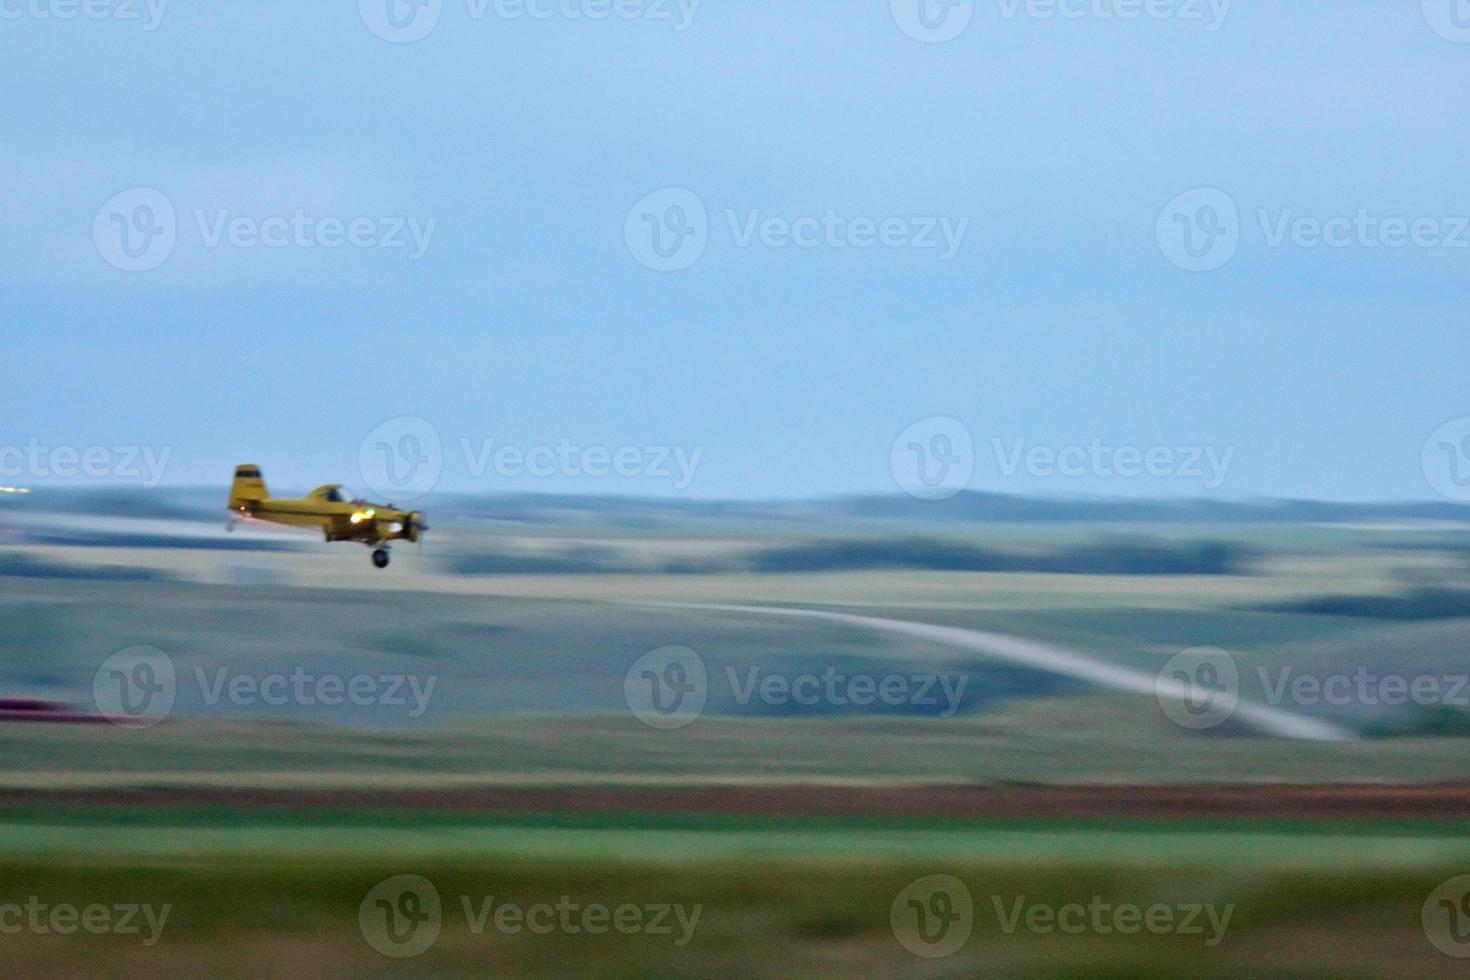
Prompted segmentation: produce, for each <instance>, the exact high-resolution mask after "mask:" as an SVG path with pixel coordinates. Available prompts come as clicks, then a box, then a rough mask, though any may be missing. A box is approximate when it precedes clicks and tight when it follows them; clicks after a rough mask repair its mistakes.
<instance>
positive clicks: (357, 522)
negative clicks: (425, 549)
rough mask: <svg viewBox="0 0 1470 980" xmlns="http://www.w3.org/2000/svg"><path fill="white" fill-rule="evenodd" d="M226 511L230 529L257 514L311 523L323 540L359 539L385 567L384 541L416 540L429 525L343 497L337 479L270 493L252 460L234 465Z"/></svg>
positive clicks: (409, 514) (418, 516) (412, 515)
mask: <svg viewBox="0 0 1470 980" xmlns="http://www.w3.org/2000/svg"><path fill="white" fill-rule="evenodd" d="M230 513H231V519H230V523H229V526H228V528H227V530H231V531H233V530H234V529H235V525H236V524H238V523H240V522H241V521H243V520H257V521H269V522H271V523H272V524H286V525H289V526H291V527H314V528H316V529H318V530H319V531H321V532H322V533H323V534H324V535H326V538H327V540H328V541H361V542H362V543H363V544H365V545H367V546H368V547H369V548H372V549H373V564H374V565H375V566H377V567H378V568H387V567H388V546H389V544H390V542H393V541H418V540H419V538H420V536H422V535H423V533H424V532H425V531H427V530H428V529H429V525H427V524H425V523H424V515H423V514H422V513H420V512H419V511H416V510H400V509H399V508H397V507H394V506H393V505H392V504H386V505H384V504H372V503H368V502H367V501H366V500H349V499H347V496H346V494H344V493H343V492H342V484H340V483H324V484H322V485H321V486H319V487H317V488H316V489H315V490H313V491H312V492H311V493H309V494H307V495H306V496H304V497H292V498H287V497H272V496H271V495H270V491H268V490H266V488H265V480H264V479H262V478H261V475H260V467H259V466H256V465H254V464H253V463H244V464H242V465H240V466H237V467H235V481H234V483H232V484H230Z"/></svg>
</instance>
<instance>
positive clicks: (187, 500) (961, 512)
mask: <svg viewBox="0 0 1470 980" xmlns="http://www.w3.org/2000/svg"><path fill="white" fill-rule="evenodd" d="M349 489H352V488H349ZM359 489H360V488H359ZM225 493H226V491H225V488H223V487H219V488H188V489H156V490H147V489H142V488H136V489H134V488H101V489H97V488H92V489H37V490H35V491H34V492H32V493H30V494H28V495H25V496H7V497H5V498H3V499H0V516H3V515H4V513H5V511H6V510H9V509H16V510H29V511H58V512H64V513H80V514H106V515H110V516H113V517H160V518H183V519H189V518H199V519H204V518H208V519H211V520H212V519H215V518H217V517H218V516H219V515H220V513H221V512H222V510H223V508H224V497H225ZM417 503H418V504H419V505H420V506H422V507H423V509H425V510H431V511H433V512H434V513H436V514H437V515H442V516H446V517H473V518H486V519H498V520H506V521H519V522H525V523H549V524H561V523H577V522H587V523H596V524H602V525H609V524H611V525H621V526H625V527H628V528H630V529H637V528H639V527H656V526H660V525H667V524H677V523H682V522H688V521H701V522H720V521H742V522H781V521H793V522H811V521H813V520H818V521H820V520H840V521H841V520H845V521H889V522H892V521H912V522H919V523H977V524H978V523H1066V522H1076V523H1083V522H1086V523H1097V522H1102V523H1138V524H1277V523H1279V524H1302V523H1324V524H1366V523H1392V522H1415V521H1451V522H1465V523H1470V506H1467V505H1463V504H1456V503H1451V502H1449V501H1444V502H1417V503H1334V502H1329V501H1315V500H1261V501H1221V500H1209V499H1204V498H1190V499H1179V500H1125V499H1119V498H1061V497H1056V498H1053V497H1026V496H1017V495H1012V494H1000V493H982V492H978V491H970V492H965V493H961V494H958V495H956V496H954V497H952V498H950V499H948V500H938V501H928V500H917V499H914V498H911V497H906V496H901V495H897V494H893V495H881V494H869V495H855V496H843V497H829V498H822V499H812V500H681V499H672V498H663V497H658V498H655V497H619V496H607V495H572V494H526V493H518V494H486V495H471V494H452V493H443V494H435V495H433V496H431V497H429V498H427V499H425V500H423V501H420V502H417Z"/></svg>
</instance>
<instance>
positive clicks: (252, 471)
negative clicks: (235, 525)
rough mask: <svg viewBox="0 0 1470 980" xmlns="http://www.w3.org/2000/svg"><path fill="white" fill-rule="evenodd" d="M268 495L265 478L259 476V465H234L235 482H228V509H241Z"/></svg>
mask: <svg viewBox="0 0 1470 980" xmlns="http://www.w3.org/2000/svg"><path fill="white" fill-rule="evenodd" d="M269 496H270V492H269V491H268V490H266V488H265V480H263V479H262V478H261V476H260V467H259V466H256V465H255V464H254V463H244V464H241V465H240V466H237V467H235V482H234V483H232V484H230V510H242V509H244V508H245V507H246V506H248V505H249V504H251V503H253V502H255V501H257V500H264V499H266V498H267V497H269Z"/></svg>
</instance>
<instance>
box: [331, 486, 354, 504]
mask: <svg viewBox="0 0 1470 980" xmlns="http://www.w3.org/2000/svg"><path fill="white" fill-rule="evenodd" d="M326 500H327V502H328V503H333V504H345V503H349V502H350V501H348V499H347V494H345V493H343V492H342V488H341V487H330V488H328V490H327V493H326Z"/></svg>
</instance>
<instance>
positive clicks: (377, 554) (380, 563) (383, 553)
mask: <svg viewBox="0 0 1470 980" xmlns="http://www.w3.org/2000/svg"><path fill="white" fill-rule="evenodd" d="M373 564H374V565H375V566H376V567H378V568H387V567H388V549H387V548H379V549H377V550H376V551H374V552H373Z"/></svg>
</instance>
